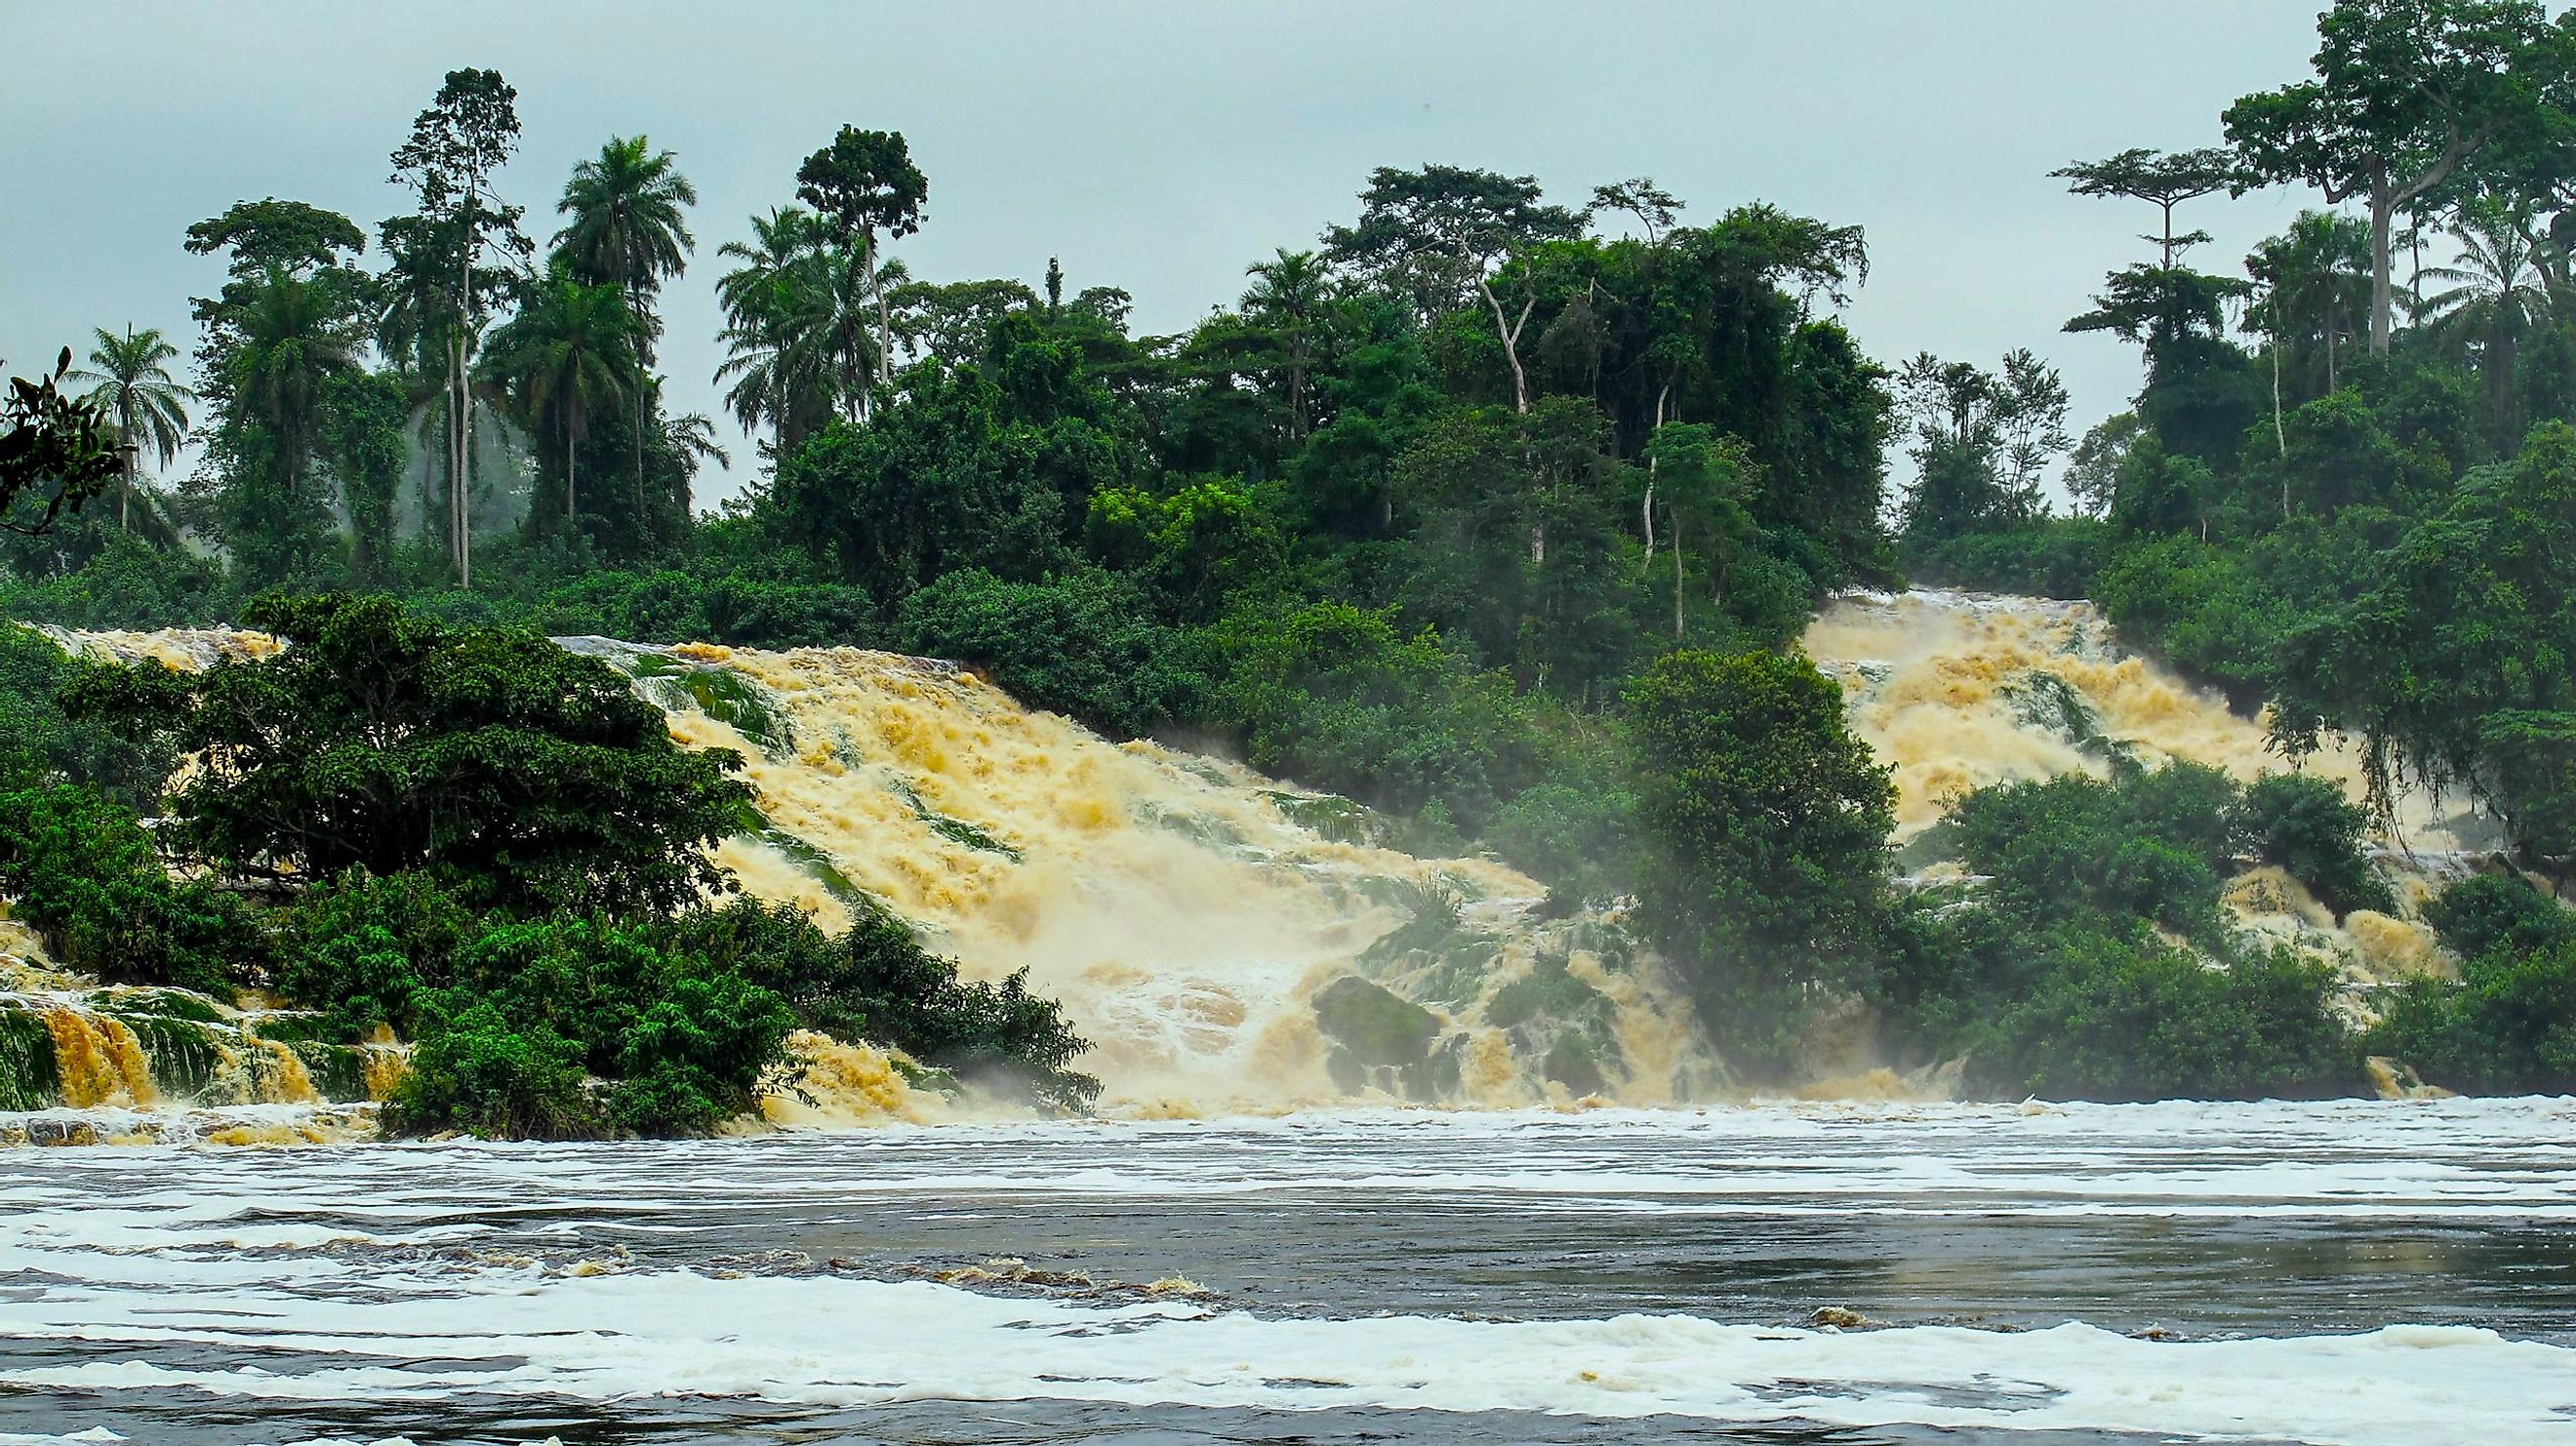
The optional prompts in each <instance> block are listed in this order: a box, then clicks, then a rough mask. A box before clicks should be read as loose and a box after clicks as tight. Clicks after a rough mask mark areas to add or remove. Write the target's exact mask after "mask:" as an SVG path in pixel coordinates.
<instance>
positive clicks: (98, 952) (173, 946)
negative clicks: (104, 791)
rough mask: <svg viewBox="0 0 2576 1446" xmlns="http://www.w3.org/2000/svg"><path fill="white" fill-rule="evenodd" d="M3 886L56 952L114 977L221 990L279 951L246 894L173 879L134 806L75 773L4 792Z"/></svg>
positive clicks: (251, 975) (72, 964)
mask: <svg viewBox="0 0 2576 1446" xmlns="http://www.w3.org/2000/svg"><path fill="white" fill-rule="evenodd" d="M0 895H6V896H8V897H9V898H11V899H13V900H14V901H15V902H14V904H13V905H12V909H13V911H14V912H15V914H16V915H17V916H18V917H19V918H22V919H25V920H26V921H27V922H28V923H30V924H32V925H34V926H35V927H36V929H37V930H38V932H40V933H41V934H42V935H43V936H44V939H45V945H46V948H47V950H48V951H49V952H50V953H51V954H52V955H53V957H54V959H55V961H56V962H58V963H60V964H62V965H64V966H65V967H68V968H72V969H79V970H83V971H86V972H89V973H92V974H96V975H98V976H99V977H100V978H102V979H105V980H109V981H111V982H117V983H132V984H176V985H180V986H183V987H186V988H190V989H207V990H218V991H220V990H225V989H228V988H230V987H231V986H232V985H233V984H234V983H236V982H242V983H247V982H254V981H256V980H257V979H259V977H260V976H261V974H262V972H263V968H264V962H265V960H266V957H267V954H268V949H269V944H268V940H267V938H266V937H265V935H264V934H263V932H262V930H261V929H260V927H259V926H258V924H257V923H256V922H255V921H254V920H252V919H251V918H250V917H249V915H248V914H247V912H246V911H245V910H244V909H243V907H242V905H241V903H240V901H239V900H237V899H235V898H234V897H232V896H231V895H228V894H224V893H222V892H219V891H218V890H216V889H215V888H214V887H213V886H211V885H210V884H208V883H206V882H205V881H203V880H198V879H190V880H186V881H177V880H173V879H172V878H171V877H170V876H169V874H168V873H167V872H165V871H164V870H163V868H162V866H161V858H160V855H159V853H158V852H157V851H156V850H155V849H154V848H153V841H152V837H151V835H149V834H147V833H146V832H145V831H144V829H143V826H142V824H141V822H140V821H138V820H137V819H136V818H135V816H134V813H133V811H132V810H130V809H128V808H125V807H123V806H121V805H118V804H114V803H110V802H107V801H106V800H104V799H102V798H100V797H99V796H98V795H97V794H95V793H92V792H91V791H89V790H88V789H85V788H80V787H76V786H73V785H69V784H54V785H49V786H46V785H39V786H29V787H22V788H19V789H16V790H14V791H8V792H0Z"/></svg>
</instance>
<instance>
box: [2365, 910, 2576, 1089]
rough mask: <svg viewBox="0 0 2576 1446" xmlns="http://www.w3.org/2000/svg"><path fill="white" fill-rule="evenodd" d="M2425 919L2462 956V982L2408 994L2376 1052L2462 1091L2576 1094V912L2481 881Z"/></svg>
mask: <svg viewBox="0 0 2576 1446" xmlns="http://www.w3.org/2000/svg"><path fill="white" fill-rule="evenodd" d="M2424 917H2425V919H2426V921H2427V922H2429V923H2431V924H2432V926H2433V929H2434V932H2436V933H2437V934H2439V935H2440V936H2441V939H2442V942H2443V943H2444V944H2446V945H2448V946H2449V947H2450V948H2451V949H2452V950H2453V951H2455V952H2456V953H2458V954H2459V955H2460V958H2461V961H2462V962H2461V965H2460V978H2459V979H2458V980H2457V981H2456V982H2454V981H2450V980H2443V979H2418V980H2413V981H2410V982H2409V983H2407V984H2406V985H2405V986H2403V987H2402V988H2400V989H2399V990H2398V991H2397V992H2396V994H2395V995H2394V996H2393V997H2392V998H2391V999H2390V1001H2389V1003H2388V1008H2387V1010H2386V1011H2385V1013H2384V1015H2383V1017H2382V1019H2381V1021H2380V1023H2379V1025H2378V1027H2376V1028H2375V1029H2373V1030H2372V1031H2371V1032H2370V1036H2369V1039H2368V1045H2369V1048H2370V1050H2371V1052H2372V1053H2374V1054H2387V1055H2394V1056H2396V1057H2397V1058H2399V1059H2402V1060H2404V1061H2406V1062H2407V1063H2408V1064H2410V1065H2413V1066H2414V1067H2415V1068H2416V1070H2417V1071H2418V1072H2420V1073H2421V1074H2422V1075H2423V1076H2424V1077H2425V1078H2426V1079H2428V1080H2431V1081H2433V1082H2434V1083H2436V1084H2441V1085H2447V1086H2449V1087H2450V1088H2452V1089H2460V1090H2475V1091H2483V1092H2505V1093H2532V1094H2576V910H2571V909H2569V908H2568V907H2566V906H2565V905H2563V904H2560V903H2558V902H2556V901H2555V900H2552V899H2550V898H2548V897H2546V896H2544V895H2543V894H2541V893H2540V891H2539V890H2537V889H2534V888H2533V887H2531V885H2529V884H2527V883H2525V882H2523V881H2522V880H2521V879H2518V878H2513V877H2508V876H2500V875H2490V874H2480V875H2477V876H2476V877H2473V878H2467V879H2462V880H2460V881H2459V882H2458V883H2455V884H2453V885H2451V886H2450V887H2449V888H2447V889H2444V890H2443V891H2442V892H2441V894H2440V896H2439V897H2437V898H2435V899H2434V900H2433V902H2432V903H2431V904H2429V905H2427V906H2426V907H2425V910H2424Z"/></svg>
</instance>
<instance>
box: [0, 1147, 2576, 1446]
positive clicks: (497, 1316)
mask: <svg viewBox="0 0 2576 1446" xmlns="http://www.w3.org/2000/svg"><path fill="white" fill-rule="evenodd" d="M2571 1139H2576V1101H2569V1100H2554V1101H2552V1100H2457V1101H2441V1102H2431V1103H2393V1104H2392V1103H2383V1102H2379V1101H2365V1100H2351V1101H2341V1102H2333V1103H2324V1104H2311V1103H2265V1104H2245V1105H2198V1104H2166V1105H2136V1106H2068V1107H2064V1108H2056V1107H2050V1108H2040V1107H2022V1106H2009V1105H1976V1106H1968V1105H1855V1104H1802V1105H1768V1106H1757V1107H1749V1108H1748V1107H1729V1108H1720V1109H1711V1110H1706V1111H1694V1110H1651V1111H1647V1110H1637V1111H1632V1110H1618V1109H1604V1110H1598V1111H1592V1112H1587V1113H1579V1114H1562V1113H1557V1112H1553V1111H1545V1110H1536V1111H1512V1112H1424V1111H1389V1110H1377V1111H1365V1110H1363V1111H1343V1112H1337V1113H1307V1114H1299V1115H1292V1116H1288V1117H1284V1118H1272V1119H1260V1120H1232V1121H1162V1122H1135V1121H1130V1122H1084V1123H1055V1124H1046V1123H1017V1124H958V1125H950V1126H943V1127H940V1128H936V1129H916V1128H911V1127H905V1126H893V1127H890V1128H887V1129H881V1130H869V1131H856V1132H838V1133H820V1132H799V1133H789V1134H776V1135H769V1136H765V1137H761V1138H754V1139H739V1140H693V1141H679V1142H671V1143H652V1142H626V1143H618V1144H603V1145H573V1146H551V1145H483V1144H476V1143H472V1142H464V1141H460V1142H455V1143H450V1144H443V1145H409V1146H406V1145H393V1146H378V1147H369V1148H365V1149H320V1150H292V1151H223V1152H215V1153H203V1152H200V1153H194V1154H190V1155H186V1156H176V1155H174V1154H172V1153H171V1152H168V1151H162V1150H118V1149H105V1150H88V1151H68V1152H47V1153H46V1154H44V1155H42V1156H33V1155H29V1154H26V1153H19V1154H16V1155H13V1156H0V1215H5V1217H6V1218H7V1219H8V1220H9V1222H10V1228H9V1229H8V1230H7V1231H5V1232H0V1299H5V1300H6V1302H7V1304H6V1306H5V1307H0V1433H10V1432H18V1433H26V1434H27V1436H32V1437H34V1438H35V1439H36V1440H37V1441H40V1442H46V1443H51V1442H59V1441H64V1440H70V1439H90V1440H108V1439H126V1440H130V1441H133V1442H136V1443H140V1446H165V1443H166V1446H250V1443H283V1442H307V1441H317V1440H332V1441H381V1440H383V1439H384V1438H388V1437H393V1436H396V1435H400V1436H402V1437H404V1438H406V1439H408V1440H410V1441H412V1442H416V1443H419V1446H431V1443H451V1442H452V1443H468V1442H471V1443H489V1442H500V1441H512V1442H531V1443H533V1442H537V1441H541V1440H543V1439H546V1438H547V1437H549V1436H555V1437H559V1438H560V1439H562V1440H564V1441H567V1442H575V1441H595V1442H607V1441H672V1442H682V1441H685V1442H719V1441H722V1442H736V1441H740V1442H762V1443H779V1442H787V1441H813V1442H821V1441H832V1442H844V1441H847V1442H860V1441H918V1442H942V1443H1003V1442H1014V1443H1017V1442H1028V1443H1036V1442H1052V1441H1064V1440H1074V1439H1080V1440H1098V1441H1154V1442H1175V1443H1178V1442H1198V1441H1210V1442H1214V1441H1227V1442H1246V1441H1258V1442H1283V1443H1284V1442H1289V1441H1306V1442H1350V1441H1365V1440H1389V1439H1404V1440H1422V1441H1439V1442H1461V1443H1464V1442H1480V1443H1481V1442H1492V1441H1511V1442H1517V1441H1533V1442H1535V1441H1550V1442H1562V1441H1583V1442H1605V1443H1606V1442H1633V1441H1696V1442H1708V1441H1758V1442H1770V1443H1789V1442H1802V1443H1819V1446H1821V1443H1827V1442H1830V1443H1837V1446H1908V1443H1910V1446H1926V1443H1930V1442H1933V1441H1980V1442H2012V1443H2022V1442H2028V1443H2052V1446H2146V1443H2149V1442H2176V1441H2240V1442H2241V1441H2261V1442H2273V1443H2278V1442H2315V1443H2339V1446H2524V1443H2529V1446H2541V1443H2549V1442H2562V1441H2565V1440H2567V1439H2569V1436H2570V1434H2571V1432H2576V1304H2571V1302H2576V1146H2571V1144H2570V1141H2571ZM94 1432H112V1433H114V1438H111V1437H109V1436H105V1435H89V1436H83V1435H82V1434H81V1433H94ZM0 1439H7V1440H13V1441H21V1440H24V1439H26V1438H25V1437H23V1436H21V1437H11V1436H5V1435H0Z"/></svg>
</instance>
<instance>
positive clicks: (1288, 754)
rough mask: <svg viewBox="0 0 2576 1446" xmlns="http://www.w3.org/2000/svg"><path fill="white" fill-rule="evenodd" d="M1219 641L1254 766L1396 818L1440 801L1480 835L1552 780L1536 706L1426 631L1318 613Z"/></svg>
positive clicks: (1230, 622)
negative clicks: (1515, 800) (1530, 790)
mask: <svg viewBox="0 0 2576 1446" xmlns="http://www.w3.org/2000/svg"><path fill="white" fill-rule="evenodd" d="M1210 641H1211V643H1212V644H1213V647H1214V650H1215V653H1216V656H1218V657H1220V658H1222V659H1224V660H1225V665H1226V668H1227V673H1226V676H1225V677H1224V678H1223V679H1222V680H1221V681H1220V682H1219V683H1218V685H1217V693H1218V707H1219V709H1220V710H1221V713H1222V715H1223V716H1227V717H1231V718H1236V719H1240V720H1242V724H1243V734H1244V744H1245V752H1246V754H1247V756H1248V758H1249V759H1250V761H1251V762H1252V764H1253V765H1254V766H1255V767H1258V768H1262V769H1266V770H1269V771H1272V772H1276V773H1282V774H1285V775H1287V776H1288V777H1291V778H1294V779H1296V780H1297V781H1298V782H1300V783H1303V784H1305V785H1307V786H1308V787H1311V788H1316V789H1320V790H1322V791H1324V792H1328V793H1340V794H1345V795H1348V796H1350V797H1353V798H1357V799H1359V800H1361V801H1362V802H1365V803H1369V804H1372V805H1375V806H1377V807H1380V808H1384V809H1388V810H1390V811H1394V812H1398V813H1412V812H1415V811H1417V810H1419V809H1422V808H1424V807H1426V806H1427V805H1429V804H1431V803H1433V802H1435V801H1436V802H1439V803H1441V804H1442V805H1443V806H1444V808H1445V809H1446V810H1447V811H1448V812H1449V814H1450V816H1451V817H1452V818H1453V819H1454V820H1455V821H1456V822H1457V823H1459V824H1460V825H1461V826H1463V827H1465V828H1467V829H1469V830H1470V831H1480V830H1482V829H1483V827H1484V826H1485V824H1486V822H1487V821H1488V820H1489V819H1491V818H1492V817H1493V816H1494V813H1495V811H1496V810H1497V809H1498V808H1500V807H1501V806H1502V803H1503V801H1504V800H1505V799H1507V798H1509V797H1511V796H1513V795H1515V794H1517V793H1518V792H1519V791H1520V790H1521V789H1523V788H1526V787H1528V786H1530V785H1531V784H1532V783H1535V782H1537V781H1538V780H1539V779H1540V778H1542V777H1543V776H1544V772H1545V760H1546V755H1547V751H1548V750H1547V748H1546V745H1545V742H1544V737H1543V731H1542V729H1543V725H1542V723H1541V721H1540V712H1539V709H1538V707H1537V705H1536V704H1535V703H1534V701H1533V700H1531V699H1530V698H1528V697H1527V696H1526V695H1521V694H1518V693H1516V691H1515V690H1514V689H1513V687H1512V683H1511V680H1510V678H1508V677H1507V676H1505V675H1503V674H1500V673H1492V672H1481V671H1478V670H1477V669H1476V667H1475V666H1474V665H1473V664H1472V663H1470V662H1469V661H1468V660H1467V659H1466V658H1464V657H1461V656H1460V655H1458V654H1457V653H1454V652H1452V651H1450V650H1449V649H1448V648H1447V647H1445V646H1443V644H1442V641H1441V639H1440V637H1439V636H1438V635H1437V634H1436V633H1433V632H1431V631H1429V630H1427V629H1426V630H1424V631H1422V632H1419V633H1415V634H1413V635H1412V636H1410V637H1407V636H1405V635H1403V634H1402V633H1400V632H1399V631H1398V630H1397V627H1396V624H1395V622H1394V620H1393V619H1392V618H1391V617H1390V616H1389V615H1388V614H1386V613H1383V612H1368V611H1363V610H1361V609H1359V608H1355V607H1351V606H1348V605H1346V604H1337V603H1317V604H1312V605H1309V606H1306V607H1303V608H1299V609H1296V610H1295V611H1292V612H1287V613H1282V614H1268V613H1238V614H1235V615H1232V616H1229V617H1228V618H1226V619H1225V620H1224V621H1223V622H1222V623H1221V624H1219V625H1218V626H1217V627H1216V628H1215V629H1214V630H1213V635H1212V637H1211V639H1210Z"/></svg>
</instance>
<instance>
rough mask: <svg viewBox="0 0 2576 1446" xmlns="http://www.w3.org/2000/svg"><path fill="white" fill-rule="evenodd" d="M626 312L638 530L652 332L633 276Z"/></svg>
mask: <svg viewBox="0 0 2576 1446" xmlns="http://www.w3.org/2000/svg"><path fill="white" fill-rule="evenodd" d="M626 312H627V319H628V320H629V321H630V322H632V323H633V324H634V327H635V395H634V397H633V399H632V402H631V405H632V406H633V407H634V409H635V526H636V528H637V530H638V531H641V530H642V528H643V526H644V413H645V410H646V409H645V405H644V397H645V387H644V363H645V356H644V349H645V346H646V344H647V338H648V336H649V331H648V329H647V328H646V327H645V325H644V293H643V290H642V289H641V288H640V287H639V286H637V285H636V284H635V281H634V279H633V278H631V277H630V278H629V279H628V281H627V286H626ZM564 476H565V477H567V478H569V477H571V476H572V473H571V471H570V470H569V469H567V470H566V471H565V473H564Z"/></svg>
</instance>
